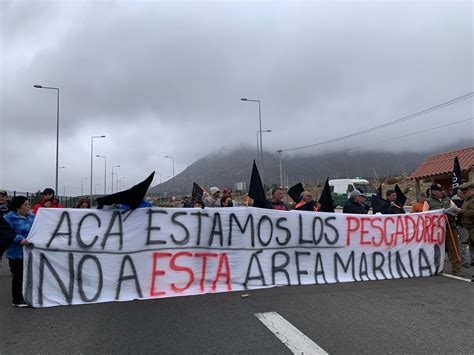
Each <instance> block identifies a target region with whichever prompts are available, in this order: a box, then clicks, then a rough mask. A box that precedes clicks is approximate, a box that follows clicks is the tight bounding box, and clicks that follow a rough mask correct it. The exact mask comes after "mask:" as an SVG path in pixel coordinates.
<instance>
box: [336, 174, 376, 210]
mask: <svg viewBox="0 0 474 355" xmlns="http://www.w3.org/2000/svg"><path fill="white" fill-rule="evenodd" d="M329 187H330V188H331V195H332V199H333V201H334V204H335V205H336V207H337V206H344V203H345V202H346V201H347V199H348V198H349V195H350V193H351V192H352V191H354V190H359V191H360V192H362V194H364V196H365V197H366V198H371V197H372V195H376V194H377V190H376V189H375V188H374V187H373V186H372V185H371V184H370V182H368V181H367V180H365V179H358V178H356V179H334V180H329Z"/></svg>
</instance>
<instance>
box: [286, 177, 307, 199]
mask: <svg viewBox="0 0 474 355" xmlns="http://www.w3.org/2000/svg"><path fill="white" fill-rule="evenodd" d="M303 191H304V187H303V184H301V182H299V183H297V184H296V185H294V186H292V187H290V188H289V189H288V196H290V197H291V198H292V199H293V201H295V202H296V203H298V202H300V201H301V197H300V195H301V193H302V192H303Z"/></svg>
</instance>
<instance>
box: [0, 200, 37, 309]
mask: <svg viewBox="0 0 474 355" xmlns="http://www.w3.org/2000/svg"><path fill="white" fill-rule="evenodd" d="M3 218H4V219H5V221H7V223H8V224H9V225H10V226H11V227H12V229H13V231H14V233H15V239H14V240H13V243H12V244H11V245H10V247H9V248H8V249H7V250H6V252H5V255H6V257H7V259H8V263H9V265H10V271H11V273H12V275H13V278H12V297H13V306H14V307H25V306H26V303H25V300H24V299H23V293H22V285H23V247H24V246H25V245H28V240H26V237H27V236H28V233H30V230H31V226H32V225H33V221H34V219H35V216H34V215H33V214H32V213H31V212H30V201H29V200H28V199H27V198H26V197H25V196H16V197H14V198H13V199H12V203H11V211H10V212H8V213H7V214H6V215H4V216H3Z"/></svg>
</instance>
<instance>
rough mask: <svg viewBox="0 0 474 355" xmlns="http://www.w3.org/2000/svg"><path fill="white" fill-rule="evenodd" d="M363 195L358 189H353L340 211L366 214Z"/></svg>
mask: <svg viewBox="0 0 474 355" xmlns="http://www.w3.org/2000/svg"><path fill="white" fill-rule="evenodd" d="M364 200H365V196H364V195H363V194H362V192H360V191H359V190H354V191H352V192H351V194H350V195H349V199H348V200H347V201H346V203H345V204H344V207H343V209H342V213H354V214H367V212H368V210H367V208H366V205H365V204H364Z"/></svg>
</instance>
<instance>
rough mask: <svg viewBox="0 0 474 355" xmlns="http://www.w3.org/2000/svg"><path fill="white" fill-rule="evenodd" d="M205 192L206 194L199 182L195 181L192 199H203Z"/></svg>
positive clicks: (194, 200)
mask: <svg viewBox="0 0 474 355" xmlns="http://www.w3.org/2000/svg"><path fill="white" fill-rule="evenodd" d="M203 194H204V189H203V188H202V187H201V186H199V185H198V184H196V183H195V182H193V193H192V195H191V200H192V201H193V202H196V201H202V196H203Z"/></svg>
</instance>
